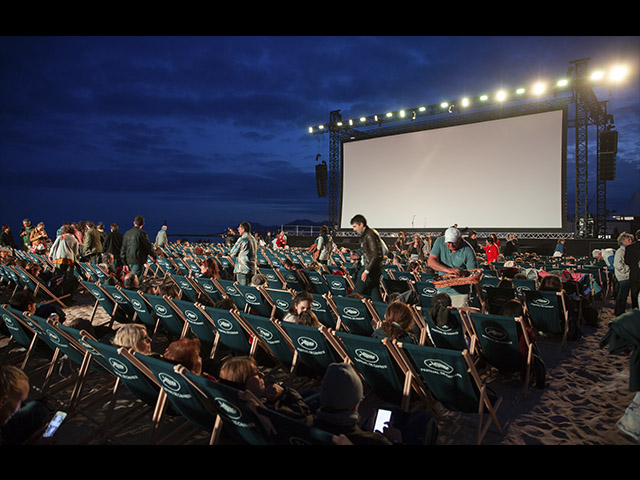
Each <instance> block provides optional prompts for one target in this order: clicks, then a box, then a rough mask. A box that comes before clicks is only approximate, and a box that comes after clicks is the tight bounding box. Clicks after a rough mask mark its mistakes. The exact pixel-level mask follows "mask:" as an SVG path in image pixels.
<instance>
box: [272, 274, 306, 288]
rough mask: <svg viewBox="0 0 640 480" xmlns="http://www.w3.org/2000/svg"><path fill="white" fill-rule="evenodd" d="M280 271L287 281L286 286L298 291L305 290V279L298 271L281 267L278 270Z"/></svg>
mask: <svg viewBox="0 0 640 480" xmlns="http://www.w3.org/2000/svg"><path fill="white" fill-rule="evenodd" d="M278 273H280V275H281V276H282V279H283V280H284V281H285V287H286V288H290V289H292V290H295V291H296V292H301V291H303V290H305V283H304V280H303V279H302V278H301V277H300V275H299V274H298V272H297V271H295V270H285V269H280V270H278Z"/></svg>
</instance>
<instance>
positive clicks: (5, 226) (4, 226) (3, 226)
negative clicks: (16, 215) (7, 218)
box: [2, 224, 11, 232]
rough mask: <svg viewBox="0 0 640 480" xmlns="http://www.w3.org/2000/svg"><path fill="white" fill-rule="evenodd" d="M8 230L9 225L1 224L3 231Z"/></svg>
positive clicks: (9, 228)
mask: <svg viewBox="0 0 640 480" xmlns="http://www.w3.org/2000/svg"><path fill="white" fill-rule="evenodd" d="M9 230H11V227H9V225H6V224H5V225H2V231H3V232H8V231H9Z"/></svg>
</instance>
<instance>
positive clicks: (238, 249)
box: [229, 232, 258, 274]
mask: <svg viewBox="0 0 640 480" xmlns="http://www.w3.org/2000/svg"><path fill="white" fill-rule="evenodd" d="M257 251H258V242H256V239H255V238H254V237H253V235H251V234H250V233H246V232H245V233H244V234H242V236H241V237H240V238H239V239H238V241H237V242H236V244H235V245H234V246H233V248H232V249H231V251H230V252H229V255H230V256H232V257H237V260H236V262H235V267H233V273H244V274H247V273H255V272H256V270H257V264H258V259H257Z"/></svg>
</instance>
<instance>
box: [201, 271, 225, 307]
mask: <svg viewBox="0 0 640 480" xmlns="http://www.w3.org/2000/svg"><path fill="white" fill-rule="evenodd" d="M194 279H195V282H196V284H197V286H198V288H199V289H200V292H201V293H202V294H203V295H205V296H206V297H207V298H208V299H209V300H210V301H211V303H212V304H214V305H215V303H216V302H218V301H220V300H222V299H223V298H224V296H223V294H222V293H221V292H220V289H219V288H218V287H216V284H215V283H214V282H213V280H211V279H210V278H207V277H195V278H194Z"/></svg>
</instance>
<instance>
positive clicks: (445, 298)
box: [431, 292, 452, 309]
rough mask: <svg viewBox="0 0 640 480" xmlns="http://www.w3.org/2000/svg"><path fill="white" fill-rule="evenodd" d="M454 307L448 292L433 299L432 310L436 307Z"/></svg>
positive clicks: (440, 293) (437, 294) (438, 294)
mask: <svg viewBox="0 0 640 480" xmlns="http://www.w3.org/2000/svg"><path fill="white" fill-rule="evenodd" d="M451 305H452V303H451V296H450V295H449V294H448V293H446V292H438V293H436V294H435V295H434V296H433V298H432V299H431V308H432V309H433V308H435V307H445V308H446V307H450V306H451Z"/></svg>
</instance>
